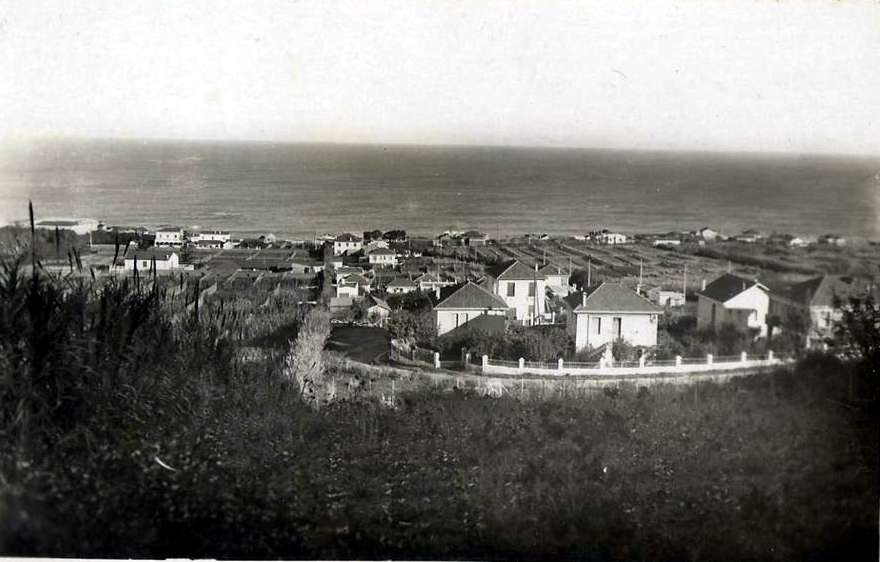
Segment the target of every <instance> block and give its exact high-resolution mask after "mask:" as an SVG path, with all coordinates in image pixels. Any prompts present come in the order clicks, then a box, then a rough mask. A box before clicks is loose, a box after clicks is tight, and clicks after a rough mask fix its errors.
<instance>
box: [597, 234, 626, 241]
mask: <svg viewBox="0 0 880 562" xmlns="http://www.w3.org/2000/svg"><path fill="white" fill-rule="evenodd" d="M599 242H601V243H602V244H626V242H627V237H626V234H621V233H619V232H603V233H601V234H599Z"/></svg>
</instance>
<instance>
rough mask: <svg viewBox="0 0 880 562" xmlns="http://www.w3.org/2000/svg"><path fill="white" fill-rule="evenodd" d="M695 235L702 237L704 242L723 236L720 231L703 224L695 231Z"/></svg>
mask: <svg viewBox="0 0 880 562" xmlns="http://www.w3.org/2000/svg"><path fill="white" fill-rule="evenodd" d="M697 237H698V238H702V239H703V240H705V241H706V242H714V241H715V240H718V239H719V238H723V237H722V236H721V234H720V233H718V232H716V231H714V230H712V229H711V228H709V227H708V226H704V227H703V228H701V229H700V230H698V231H697Z"/></svg>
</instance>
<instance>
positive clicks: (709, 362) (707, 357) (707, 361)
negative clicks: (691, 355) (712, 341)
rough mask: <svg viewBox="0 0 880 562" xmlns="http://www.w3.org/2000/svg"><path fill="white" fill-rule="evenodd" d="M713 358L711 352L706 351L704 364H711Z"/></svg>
mask: <svg viewBox="0 0 880 562" xmlns="http://www.w3.org/2000/svg"><path fill="white" fill-rule="evenodd" d="M714 359H715V358H714V357H713V356H712V354H711V353H707V354H706V365H711V364H712V361H713V360H714Z"/></svg>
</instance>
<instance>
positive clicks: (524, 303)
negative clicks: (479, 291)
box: [489, 260, 547, 326]
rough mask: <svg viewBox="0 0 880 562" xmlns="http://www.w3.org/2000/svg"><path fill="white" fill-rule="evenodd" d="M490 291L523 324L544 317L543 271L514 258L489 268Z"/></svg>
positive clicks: (528, 323) (537, 320)
mask: <svg viewBox="0 0 880 562" xmlns="http://www.w3.org/2000/svg"><path fill="white" fill-rule="evenodd" d="M489 282H490V283H491V286H492V292H494V293H495V294H496V295H498V296H499V297H501V298H502V299H503V300H504V302H506V303H507V306H509V307H510V308H513V309H514V311H515V312H514V318H515V319H516V320H517V321H518V322H521V323H522V324H523V325H525V326H531V325H534V324H537V323H540V319H541V318H543V317H544V292H545V290H546V286H547V282H546V277H545V276H544V274H542V273H539V272H538V266H537V264H536V265H535V267H534V269H532V268H530V267H528V266H526V265H524V264H522V263H521V262H519V261H518V260H513V261H509V262H504V263H501V264H499V265H497V266H496V267H494V268H492V270H491V271H489Z"/></svg>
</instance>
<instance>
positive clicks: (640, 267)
mask: <svg viewBox="0 0 880 562" xmlns="http://www.w3.org/2000/svg"><path fill="white" fill-rule="evenodd" d="M636 292H637V293H638V294H640V295H641V294H642V258H639V290H638V291H636Z"/></svg>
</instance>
